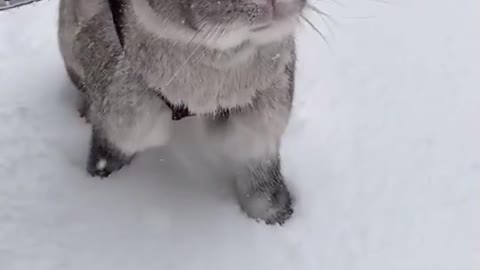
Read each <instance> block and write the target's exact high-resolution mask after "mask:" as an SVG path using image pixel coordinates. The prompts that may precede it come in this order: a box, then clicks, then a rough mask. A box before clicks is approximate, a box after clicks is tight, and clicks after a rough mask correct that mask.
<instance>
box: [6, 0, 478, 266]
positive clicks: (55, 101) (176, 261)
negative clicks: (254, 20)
mask: <svg viewBox="0 0 480 270" xmlns="http://www.w3.org/2000/svg"><path fill="white" fill-rule="evenodd" d="M57 4H58V1H56V0H44V1H41V2H39V3H36V4H33V5H29V6H26V7H23V8H21V9H16V10H11V11H7V12H2V13H0V269H1V270H17V269H28V270H44V269H45V270H57V269H59V270H70V269H72V270H73V269H82V270H84V269H91V270H97V269H102V270H103V269H116V270H124V269H125V270H126V269H181V270H188V269H195V270H197V269H205V270H215V269H228V270H236V269H251V270H256V269H262V270H267V269H275V270H287V269H288V270H290V269H292V270H294V269H298V270H310V269H311V270H322V269H328V270H340V269H348V270H354V269H365V270H376V269H378V270H387V269H388V270H395V269H399V270H400V269H401V270H415V269H418V270H429V269H432V270H433V269H434V270H443V269H445V270H447V269H448V270H450V269H461V270H474V269H475V270H478V269H480V268H479V267H480V265H479V263H480V261H479V260H480V257H479V255H480V234H479V232H480V215H479V214H480V212H479V211H480V50H479V49H480V27H478V26H479V25H480V1H478V0H456V1H453V0H452V1H448V0H441V1H438V0H422V1H418V0H402V1H400V0H395V1H394V0H392V1H390V2H388V3H387V4H385V3H383V2H381V1H373V0H372V1H371V0H357V1H353V0H336V1H333V0H332V1H319V2H317V6H319V7H320V8H322V9H324V10H326V11H327V12H329V13H330V14H331V15H332V16H333V18H334V19H335V20H336V21H337V24H336V25H331V27H330V28H331V32H329V30H328V28H327V27H325V26H324V25H323V23H324V22H323V21H322V20H321V19H319V18H318V17H315V16H313V15H312V16H311V17H312V18H316V19H314V21H315V23H316V24H317V25H319V27H320V28H321V29H322V31H325V33H326V35H327V39H328V40H329V47H328V46H326V45H325V43H324V42H323V41H322V39H321V38H319V36H318V35H316V34H315V32H313V31H312V30H308V29H305V30H304V31H302V33H301V34H300V36H299V43H300V46H299V47H300V48H299V50H300V52H299V54H300V63H299V68H298V69H299V76H298V89H297V96H296V101H295V113H294V116H293V118H292V121H291V125H290V128H289V131H288V133H287V135H286V136H285V141H284V145H283V150H282V152H283V154H284V171H285V174H286V175H287V177H288V184H289V185H290V186H291V189H292V191H293V192H294V194H295V197H296V200H297V202H296V212H295V214H294V216H293V218H292V220H291V221H290V222H288V223H287V224H285V226H284V227H269V226H266V225H262V224H259V223H256V222H254V221H252V220H249V219H247V218H246V217H245V216H244V215H243V214H242V213H241V211H240V210H239V209H238V207H237V206H236V204H235V201H234V199H233V198H232V196H231V194H230V193H229V191H228V186H227V185H226V184H225V183H224V181H222V176H221V173H215V172H214V171H213V170H212V167H214V166H213V165H214V164H211V162H207V161H204V160H202V159H201V152H203V151H205V149H202V148H201V146H200V145H199V144H198V142H197V143H186V142H185V141H186V139H188V138H184V137H188V136H181V135H183V134H186V133H187V132H180V134H179V136H176V137H177V138H176V139H177V140H176V142H175V143H173V145H172V146H169V147H168V148H166V149H158V150H155V151H149V152H148V153H145V154H143V155H142V156H140V157H139V158H138V159H137V160H136V161H135V162H134V163H133V164H132V166H130V167H128V168H126V169H124V170H123V171H121V172H120V173H119V174H116V175H114V176H113V177H112V178H111V179H109V180H108V181H97V180H94V179H91V178H90V177H89V176H87V174H86V172H85V169H84V166H85V158H86V154H87V145H88V137H89V127H88V125H87V124H85V123H84V122H83V120H81V119H79V118H78V116H77V113H76V111H75V109H74V107H73V103H74V93H75V92H74V89H73V87H72V85H71V84H70V82H69V81H68V80H67V78H66V75H65V72H64V70H63V66H62V62H61V60H60V56H59V53H58V48H57V45H56V17H57V15H56V11H57ZM179 128H182V127H179ZM180 130H181V129H180ZM188 133H190V132H188ZM182 142H184V143H182Z"/></svg>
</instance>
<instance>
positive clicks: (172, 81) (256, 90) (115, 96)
mask: <svg viewBox="0 0 480 270" xmlns="http://www.w3.org/2000/svg"><path fill="white" fill-rule="evenodd" d="M108 1H109V0H61V3H60V17H59V33H58V34H59V44H60V50H61V53H62V56H63V58H64V62H65V66H66V69H67V71H68V74H69V76H70V78H71V79H72V81H73V82H74V83H75V84H76V86H77V87H78V88H79V90H80V91H81V93H82V95H83V97H84V104H83V110H84V113H85V115H86V116H87V119H88V120H89V121H90V123H91V124H92V138H91V146H90V147H91V149H90V155H89V160H88V162H87V163H88V165H87V169H88V172H89V173H90V174H92V175H93V176H99V177H107V176H108V175H110V174H111V173H112V172H114V171H116V170H118V169H120V168H121V167H123V166H124V165H126V164H127V163H128V162H129V161H130V160H131V159H132V157H133V156H134V155H135V154H136V153H139V152H141V151H143V150H146V149H148V148H151V147H155V146H161V145H164V144H166V143H167V141H168V140H169V135H170V131H171V123H172V121H173V120H172V110H173V111H175V108H180V107H182V108H187V109H188V111H189V112H190V113H191V114H193V115H195V116H192V117H196V118H198V121H202V123H203V125H204V127H205V129H206V130H207V132H208V133H209V135H210V137H211V138H214V140H213V141H214V142H215V143H216V144H218V146H220V148H221V149H223V151H222V154H223V155H224V156H225V158H226V159H227V160H229V161H231V162H232V164H234V169H235V172H236V173H235V179H236V180H235V188H236V189H235V190H236V191H237V194H238V200H239V203H240V206H241V207H242V209H243V210H244V211H245V212H246V213H247V214H248V215H249V216H250V217H252V218H256V219H262V220H264V221H266V223H268V224H275V223H280V224H281V223H283V222H285V221H286V220H287V219H288V218H290V216H291V215H292V213H293V210H292V199H291V195H290V192H289V191H288V189H287V187H286V185H285V182H284V178H283V175H282V173H281V169H280V155H279V145H280V142H281V138H282V135H283V133H284V130H285V128H286V126H287V123H288V120H289V116H290V111H291V105H292V97H293V90H294V71H295V42H294V29H295V27H296V24H297V22H298V21H299V17H300V16H301V12H302V11H303V9H304V8H305V6H306V0H116V1H121V3H120V6H121V10H120V12H121V14H122V18H123V20H122V25H121V29H122V35H123V43H122V42H120V41H121V40H120V39H119V35H118V31H117V30H118V29H116V26H118V25H116V24H114V20H113V16H112V10H111V5H109V2H108ZM122 45H123V46H122ZM168 103H170V105H168Z"/></svg>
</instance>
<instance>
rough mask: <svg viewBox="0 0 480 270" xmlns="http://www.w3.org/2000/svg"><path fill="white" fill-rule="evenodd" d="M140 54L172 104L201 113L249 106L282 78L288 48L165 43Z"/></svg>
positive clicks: (146, 71)
mask: <svg viewBox="0 0 480 270" xmlns="http://www.w3.org/2000/svg"><path fill="white" fill-rule="evenodd" d="M142 58H143V62H144V63H148V64H144V65H143V67H142V69H143V70H144V78H145V80H146V81H147V84H148V85H150V86H152V87H153V88H154V89H156V90H157V91H160V92H161V94H162V95H163V96H165V97H166V98H167V99H168V100H169V101H170V102H172V103H173V104H184V105H186V106H187V107H188V108H189V109H190V110H191V111H192V112H194V113H199V114H202V113H211V112H213V111H216V110H218V109H229V108H235V107H243V106H246V105H248V104H250V103H251V102H252V101H253V99H254V98H255V96H256V95H257V92H258V91H262V90H264V89H267V88H269V87H270V86H271V85H272V83H273V82H274V81H275V79H276V78H277V77H278V76H282V74H283V70H284V67H285V65H286V64H287V63H288V62H289V61H290V52H289V51H288V49H287V48H285V47H284V46H281V45H279V46H270V47H265V48H255V47H251V48H245V50H240V51H238V52H215V51H208V52H206V51H203V52H202V51H200V50H198V51H194V50H186V51H181V50H175V48H173V47H171V48H168V47H164V48H163V49H162V50H158V51H156V52H150V53H145V55H143V56H142Z"/></svg>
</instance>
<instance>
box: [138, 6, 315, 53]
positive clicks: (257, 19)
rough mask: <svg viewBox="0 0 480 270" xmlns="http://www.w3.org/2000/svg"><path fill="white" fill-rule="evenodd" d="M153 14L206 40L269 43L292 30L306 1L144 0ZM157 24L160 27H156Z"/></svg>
mask: <svg viewBox="0 0 480 270" xmlns="http://www.w3.org/2000/svg"><path fill="white" fill-rule="evenodd" d="M148 3H149V5H150V7H151V8H152V9H153V10H154V12H155V13H156V14H157V17H163V18H168V20H169V23H172V24H175V25H176V26H177V27H181V28H182V27H184V28H188V29H189V30H191V31H194V32H196V33H199V35H198V36H199V38H203V39H205V40H206V41H208V43H215V42H216V43H218V46H219V47H233V46H235V45H238V44H241V43H242V42H244V41H247V40H248V41H251V42H253V43H259V44H261V43H269V42H274V41H276V40H279V39H281V38H283V37H285V36H287V35H289V34H291V33H292V32H293V31H294V27H295V26H296V24H297V22H298V20H299V16H300V14H301V12H302V11H303V9H304V8H305V5H306V0H148ZM159 27H161V26H159Z"/></svg>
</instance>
